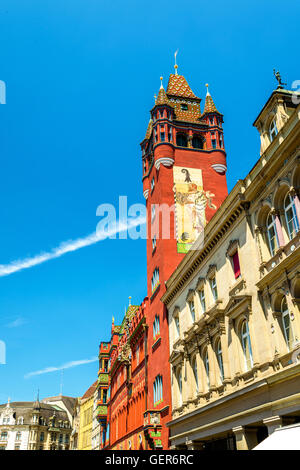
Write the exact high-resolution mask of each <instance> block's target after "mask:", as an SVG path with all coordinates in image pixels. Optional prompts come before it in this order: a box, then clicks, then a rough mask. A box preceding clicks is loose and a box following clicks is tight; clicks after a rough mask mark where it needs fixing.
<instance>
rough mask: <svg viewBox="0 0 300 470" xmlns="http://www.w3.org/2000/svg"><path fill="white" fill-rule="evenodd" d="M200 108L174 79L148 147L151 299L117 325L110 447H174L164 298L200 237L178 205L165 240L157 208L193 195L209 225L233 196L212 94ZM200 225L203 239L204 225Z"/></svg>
mask: <svg viewBox="0 0 300 470" xmlns="http://www.w3.org/2000/svg"><path fill="white" fill-rule="evenodd" d="M176 72H177V71H176ZM200 102H201V100H200V99H199V98H198V97H197V96H196V95H194V93H193V92H192V90H191V89H190V87H189V85H188V84H187V82H186V80H185V78H184V77H183V76H182V75H178V74H177V73H175V74H171V75H170V78H169V83H168V88H167V91H165V90H164V88H163V87H162V86H161V88H160V90H159V94H158V97H157V99H156V102H155V105H154V107H153V109H152V110H151V120H150V122H149V125H148V129H147V133H146V137H145V139H144V140H143V142H142V143H141V148H142V160H143V191H144V196H145V198H146V206H147V217H148V237H147V298H146V299H145V301H144V302H143V303H142V305H141V306H140V307H133V306H130V307H129V309H128V310H127V313H126V315H125V317H124V321H123V323H122V325H121V327H117V329H118V328H119V330H118V331H117V333H115V332H114V328H115V327H114V326H113V331H112V343H111V353H110V362H111V363H110V384H111V396H110V402H109V404H110V406H109V411H108V421H109V422H110V443H109V448H120V445H121V447H122V449H126V448H132V449H138V448H153V449H154V448H163V449H168V448H169V433H168V427H167V423H168V421H170V420H171V383H170V365H169V362H168V359H169V331H168V315H167V311H166V308H165V306H164V304H163V303H162V302H161V300H160V299H161V297H162V295H163V294H164V292H165V282H166V281H167V280H168V278H169V277H170V275H171V274H172V273H173V271H174V270H175V269H176V267H177V266H178V264H179V263H180V261H181V260H182V259H183V257H184V254H185V253H184V252H185V250H188V249H189V248H190V245H191V243H187V242H186V239H187V240H188V241H189V242H192V241H193V238H192V234H191V233H190V232H183V233H182V234H181V233H179V232H180V231H178V230H179V228H178V227H179V225H178V223H179V222H178V217H179V216H178V213H177V212H176V210H177V206H176V207H175V213H174V211H171V216H170V236H169V237H166V236H165V234H163V233H162V227H163V223H164V222H165V219H164V220H163V218H162V213H161V212H160V208H159V207H158V205H159V206H160V207H161V205H162V204H165V207H169V208H172V207H173V208H174V204H175V202H176V201H175V193H176V197H177V202H178V203H179V204H181V205H182V204H184V201H185V200H187V201H189V197H190V195H193V197H194V199H193V200H195V201H197V204H198V206H199V205H200V204H202V205H201V210H202V211H204V218H203V216H202V219H201V220H202V221H203V220H204V219H205V221H206V222H208V221H209V220H210V218H211V217H212V216H213V214H214V213H215V211H216V210H217V208H218V207H219V206H220V205H221V203H222V202H223V200H224V199H225V197H226V196H227V185H226V176H225V173H226V153H225V150H224V138H223V129H222V122H223V119H222V115H221V114H220V113H219V112H218V111H217V109H216V107H215V104H214V102H213V100H212V98H211V96H210V94H209V93H208V92H207V96H206V100H205V106H204V110H203V112H201V109H200ZM176 168H177V169H178V174H180V175H181V178H184V177H185V180H182V181H184V182H183V183H180V182H179V183H178V186H177V187H181V186H184V187H188V188H189V189H188V191H190V193H181V192H180V191H177V189H174V188H176V185H175V183H176V181H175V180H174V174H175V170H176ZM194 170H201V172H199V171H198V173H197V175H199V174H200V175H201V178H202V183H201V184H202V186H203V187H202V189H201V191H200V192H199V189H197V191H198V192H197V194H196V190H195V188H199V186H197V185H196V184H195V182H194V181H193V175H194V174H195V172H194ZM176 171H177V170H176ZM180 185H181V186H180ZM176 191H177V192H176ZM179 198H180V199H179ZM184 198H185V199H184ZM199 201H200V202H199ZM154 205H156V207H155V209H153V206H154ZM197 210H198V209H197ZM191 213H192V212H191ZM175 214H177V215H175ZM176 217H177V218H176ZM198 219H199V217H198ZM198 219H197V220H198ZM195 220H196V219H195ZM199 220H200V219H199ZM180 223H181V222H180ZM182 223H183V222H182ZM194 225H195V227H196V229H197V230H198V232H196V233H200V232H201V223H200V226H197V224H194ZM183 226H184V225H182V227H183ZM154 227H156V228H157V227H158V229H157V230H156V231H155V230H154ZM196 229H195V230H196ZM154 234H155V235H156V236H155V237H154ZM125 323H126V325H125ZM125 326H126V328H125ZM116 334H117V335H118V336H116ZM137 344H138V345H139V346H138V347H139V354H140V357H139V363H138V364H137V363H136V359H135V357H136V345H137ZM129 441H130V445H129V444H128V443H129ZM141 446H142V447H141Z"/></svg>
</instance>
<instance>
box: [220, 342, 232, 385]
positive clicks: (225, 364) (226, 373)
mask: <svg viewBox="0 0 300 470" xmlns="http://www.w3.org/2000/svg"><path fill="white" fill-rule="evenodd" d="M220 340H221V347H222V358H223V369H224V381H230V377H231V374H230V364H229V355H228V346H227V335H226V334H225V333H222V334H221V336H220Z"/></svg>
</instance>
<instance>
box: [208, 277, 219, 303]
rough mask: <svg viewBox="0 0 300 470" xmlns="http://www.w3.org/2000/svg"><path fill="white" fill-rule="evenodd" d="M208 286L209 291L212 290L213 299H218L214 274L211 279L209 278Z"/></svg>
mask: <svg viewBox="0 0 300 470" xmlns="http://www.w3.org/2000/svg"><path fill="white" fill-rule="evenodd" d="M210 287H211V291H212V295H213V299H214V301H216V300H218V289H217V282H216V276H214V277H213V278H212V279H210Z"/></svg>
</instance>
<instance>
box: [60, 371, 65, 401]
mask: <svg viewBox="0 0 300 470" xmlns="http://www.w3.org/2000/svg"><path fill="white" fill-rule="evenodd" d="M63 382H64V369H62V370H61V373H60V394H59V395H60V396H61V397H62V394H63V393H62V392H63Z"/></svg>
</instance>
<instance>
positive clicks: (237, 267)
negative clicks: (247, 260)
mask: <svg viewBox="0 0 300 470" xmlns="http://www.w3.org/2000/svg"><path fill="white" fill-rule="evenodd" d="M232 266H233V272H234V277H235V279H238V278H239V277H240V275H241V268H240V260H239V254H238V252H237V251H236V252H235V253H234V255H233V256H232Z"/></svg>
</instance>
